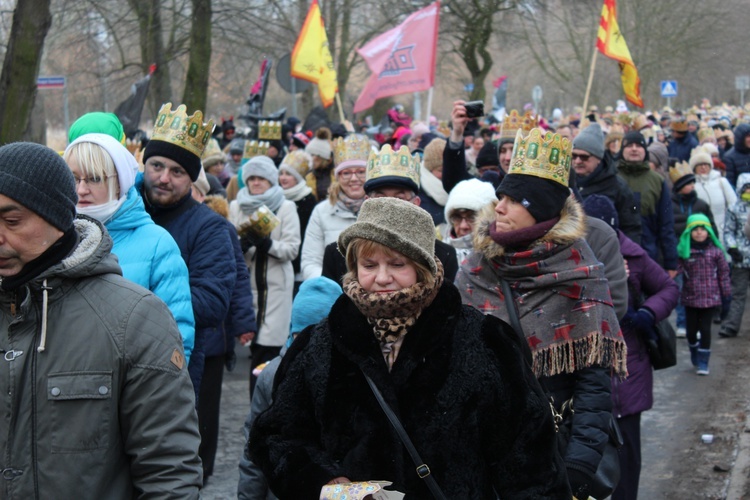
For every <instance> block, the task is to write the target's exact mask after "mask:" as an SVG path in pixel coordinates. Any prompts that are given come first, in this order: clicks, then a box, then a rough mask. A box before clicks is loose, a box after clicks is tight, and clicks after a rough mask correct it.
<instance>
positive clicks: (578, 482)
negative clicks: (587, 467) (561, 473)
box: [568, 469, 591, 500]
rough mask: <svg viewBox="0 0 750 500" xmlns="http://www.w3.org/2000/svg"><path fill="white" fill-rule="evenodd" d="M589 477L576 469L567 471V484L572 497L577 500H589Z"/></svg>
mask: <svg viewBox="0 0 750 500" xmlns="http://www.w3.org/2000/svg"><path fill="white" fill-rule="evenodd" d="M590 480H591V479H590V478H589V475H588V474H586V473H585V472H581V471H579V470H578V469H568V482H569V483H570V489H571V490H573V496H574V497H576V498H577V499H578V500H588V498H589V490H590V488H591V487H590V486H589V481H590Z"/></svg>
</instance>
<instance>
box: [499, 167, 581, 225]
mask: <svg viewBox="0 0 750 500" xmlns="http://www.w3.org/2000/svg"><path fill="white" fill-rule="evenodd" d="M495 194H496V195H497V197H498V198H500V195H506V196H510V197H511V198H513V199H514V200H516V201H517V202H519V203H520V204H521V205H523V206H524V208H526V210H528V211H529V213H530V214H531V216H532V217H534V220H535V221H536V222H544V221H548V220H551V219H554V218H555V217H559V216H560V212H562V209H563V206H565V201H566V200H567V199H568V197H569V196H570V189H569V188H567V187H565V186H563V185H562V184H560V183H559V182H555V181H551V180H548V179H542V178H541V177H535V176H533V175H523V174H508V175H506V176H505V177H504V178H503V181H502V182H501V183H500V187H498V188H497V191H495Z"/></svg>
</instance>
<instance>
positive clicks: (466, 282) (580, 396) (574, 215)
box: [456, 198, 619, 490]
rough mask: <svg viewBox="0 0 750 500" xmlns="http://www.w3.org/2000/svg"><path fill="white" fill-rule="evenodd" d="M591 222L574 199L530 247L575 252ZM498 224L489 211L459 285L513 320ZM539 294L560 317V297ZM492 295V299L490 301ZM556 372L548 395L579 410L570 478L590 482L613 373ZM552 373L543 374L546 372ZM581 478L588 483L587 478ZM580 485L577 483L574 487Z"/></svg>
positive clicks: (471, 300)
mask: <svg viewBox="0 0 750 500" xmlns="http://www.w3.org/2000/svg"><path fill="white" fill-rule="evenodd" d="M585 221H586V216H585V214H584V213H583V209H582V208H581V206H580V205H579V204H578V202H576V201H575V200H574V199H572V198H568V200H567V201H566V203H565V206H564V207H563V210H562V212H561V214H560V220H559V221H558V222H557V223H556V224H555V225H554V226H553V227H552V228H551V229H550V230H549V231H548V232H547V233H546V234H545V235H544V236H543V237H542V238H541V239H540V240H537V241H536V242H534V243H533V244H532V245H530V247H536V246H537V245H540V244H542V243H545V244H549V245H551V246H552V248H558V249H559V251H561V252H562V251H567V250H568V249H569V247H571V246H573V245H574V244H579V243H580V242H581V240H582V238H584V237H585V232H586V222H585ZM492 222H494V212H492V211H490V210H483V211H482V213H481V214H480V215H479V217H478V220H477V222H476V226H475V232H474V253H472V254H471V255H470V256H469V258H468V259H467V260H466V261H465V262H464V263H463V264H462V265H461V268H460V269H459V274H458V276H457V277H456V285H457V286H458V288H459V290H460V292H461V296H462V300H463V302H464V303H466V304H476V305H477V307H479V309H480V310H484V311H486V312H487V314H491V315H494V316H497V317H499V318H501V319H503V320H507V318H508V315H507V309H506V304H505V299H504V296H503V295H502V293H500V292H499V291H498V290H499V287H500V276H499V275H498V274H497V272H496V269H497V268H496V266H494V265H492V264H491V262H492V260H493V259H496V258H501V257H502V256H503V255H504V254H505V248H504V247H502V246H500V245H499V244H497V243H496V242H495V241H494V240H493V239H492V237H491V236H490V234H489V231H490V224H491V223H492ZM618 247H619V245H618ZM582 251H584V252H585V253H588V254H589V255H588V256H586V255H582V257H583V259H582V260H587V261H589V262H590V261H594V262H595V261H596V259H595V258H594V256H593V255H591V253H590V252H591V250H590V249H589V248H587V247H584V248H583V249H582ZM618 254H619V252H618ZM599 266H601V264H599ZM597 272H598V273H602V271H601V269H598V271H597ZM592 273H593V271H592ZM592 278H595V275H594V274H592ZM599 279H601V274H599ZM509 282H510V284H511V286H512V285H513V282H512V280H509ZM539 293H546V294H547V295H548V297H547V301H546V302H545V304H546V305H545V306H544V308H545V311H546V313H547V314H552V315H554V313H553V312H552V311H551V309H552V308H553V307H556V306H560V304H561V301H558V300H556V299H555V295H557V294H556V293H555V292H554V291H552V290H538V291H537V292H528V293H527V295H528V296H529V297H530V298H531V300H532V301H536V300H538V299H537V297H536V295H535V294H539ZM486 296H489V297H492V298H489V299H487V301H484V300H485V299H484V297H486ZM481 301H484V302H481ZM516 301H518V298H516ZM478 302H481V303H478ZM562 302H563V303H562V307H568V301H567V299H563V301H562ZM477 303H478V304H477ZM602 307H604V306H602ZM605 309H606V308H605ZM609 309H612V307H611V306H609ZM596 312H601V315H602V319H603V320H604V319H606V320H608V323H609V324H610V325H611V326H609V328H610V329H611V328H616V329H617V330H619V325H617V321H616V318H615V317H614V316H615V314H614V310H599V309H596V310H595V312H594V313H596ZM562 314H565V313H562V312H561V316H562ZM519 316H520V318H519V319H520V321H521V326H522V328H527V327H528V325H527V326H524V325H525V324H526V318H527V316H525V315H524V314H523V312H521V313H520V314H519ZM535 316H536V311H533V314H530V315H528V318H529V319H528V321H534V317H535ZM528 333H533V332H526V331H524V334H528ZM553 357H555V356H553ZM539 358H540V359H546V356H545V355H543V353H540V355H539ZM566 358H567V357H566ZM553 368H554V370H551V371H550V374H551V376H542V375H541V374H537V376H540V379H541V380H542V381H543V386H544V388H545V390H547V391H548V392H549V393H550V395H551V396H552V398H553V400H554V402H555V406H556V408H557V409H558V411H559V410H560V406H561V405H562V404H563V402H565V401H568V400H569V399H570V398H571V397H572V398H573V400H574V405H575V413H574V415H573V417H572V434H571V436H572V437H571V440H570V442H569V444H568V447H567V449H566V452H565V456H564V457H563V459H564V461H565V465H566V467H567V468H568V471H569V474H571V471H573V472H572V474H573V475H575V476H577V477H579V475H580V474H583V475H584V477H589V476H591V475H593V474H594V472H595V471H596V469H597V467H598V465H599V462H600V461H601V457H602V453H603V451H604V447H605V445H606V443H607V440H608V439H609V438H608V429H609V425H610V420H611V409H612V399H611V395H610V386H611V381H610V371H611V368H605V367H603V366H599V365H597V364H589V365H588V366H587V367H580V368H579V367H576V369H574V370H572V371H566V370H565V368H564V367H560V366H555V367H553ZM546 371H547V370H543V372H546ZM580 479H581V480H583V478H580ZM574 482H575V481H574V480H572V479H571V483H574ZM571 485H572V486H573V488H574V490H575V489H577V486H578V485H577V484H571Z"/></svg>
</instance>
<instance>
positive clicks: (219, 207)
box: [203, 194, 229, 219]
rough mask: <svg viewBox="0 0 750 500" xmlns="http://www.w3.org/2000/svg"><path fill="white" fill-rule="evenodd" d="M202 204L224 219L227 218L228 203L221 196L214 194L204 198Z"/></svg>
mask: <svg viewBox="0 0 750 500" xmlns="http://www.w3.org/2000/svg"><path fill="white" fill-rule="evenodd" d="M203 203H205V204H206V205H208V208H210V209H211V210H213V211H214V212H216V213H217V214H219V215H221V216H222V217H224V218H225V219H227V218H229V203H228V202H227V199H226V198H224V197H223V196H219V195H216V194H212V195H210V196H206V199H205V201H204V202H203Z"/></svg>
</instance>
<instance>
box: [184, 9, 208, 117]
mask: <svg viewBox="0 0 750 500" xmlns="http://www.w3.org/2000/svg"><path fill="white" fill-rule="evenodd" d="M192 1H193V12H192V16H191V18H192V19H191V20H192V24H191V27H190V64H189V65H188V71H187V78H186V79H185V92H184V93H183V94H182V102H183V104H185V105H186V106H187V108H188V110H189V112H192V110H197V109H200V110H202V111H204V112H205V110H206V101H207V100H208V75H209V73H210V72H211V0H192Z"/></svg>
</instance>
